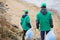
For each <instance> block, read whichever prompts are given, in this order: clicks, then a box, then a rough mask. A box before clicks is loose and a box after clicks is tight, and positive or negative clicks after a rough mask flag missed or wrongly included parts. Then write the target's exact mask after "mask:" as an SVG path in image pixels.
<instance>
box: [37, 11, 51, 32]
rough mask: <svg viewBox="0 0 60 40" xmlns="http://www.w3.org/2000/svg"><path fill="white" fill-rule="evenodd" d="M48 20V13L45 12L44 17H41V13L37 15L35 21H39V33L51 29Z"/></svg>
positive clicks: (49, 14)
mask: <svg viewBox="0 0 60 40" xmlns="http://www.w3.org/2000/svg"><path fill="white" fill-rule="evenodd" d="M50 19H52V16H51V12H50V11H47V13H46V14H45V15H43V14H42V13H41V12H38V13H37V15H36V20H38V21H39V25H40V28H39V29H40V31H49V30H50V29H51V27H50V22H49V21H50Z"/></svg>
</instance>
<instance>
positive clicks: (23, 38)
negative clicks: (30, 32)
mask: <svg viewBox="0 0 60 40" xmlns="http://www.w3.org/2000/svg"><path fill="white" fill-rule="evenodd" d="M26 32H27V30H23V37H22V40H25V35H26Z"/></svg>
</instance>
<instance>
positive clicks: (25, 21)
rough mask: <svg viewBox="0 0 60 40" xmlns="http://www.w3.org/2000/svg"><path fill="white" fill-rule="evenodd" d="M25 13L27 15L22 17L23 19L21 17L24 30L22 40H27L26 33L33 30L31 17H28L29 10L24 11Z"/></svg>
mask: <svg viewBox="0 0 60 40" xmlns="http://www.w3.org/2000/svg"><path fill="white" fill-rule="evenodd" d="M24 12H25V14H24V15H22V17H21V26H22V29H23V37H22V40H25V35H26V32H27V30H29V29H30V28H31V25H30V17H29V15H28V10H24Z"/></svg>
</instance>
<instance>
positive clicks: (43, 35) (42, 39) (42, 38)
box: [41, 31, 49, 40]
mask: <svg viewBox="0 0 60 40" xmlns="http://www.w3.org/2000/svg"><path fill="white" fill-rule="evenodd" d="M45 32H46V34H47V33H48V32H49V31H41V40H44V37H45Z"/></svg>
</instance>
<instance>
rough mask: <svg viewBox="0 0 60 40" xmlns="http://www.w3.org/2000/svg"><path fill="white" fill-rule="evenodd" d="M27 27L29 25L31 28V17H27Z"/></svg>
mask: <svg viewBox="0 0 60 40" xmlns="http://www.w3.org/2000/svg"><path fill="white" fill-rule="evenodd" d="M27 25H28V27H29V28H31V24H30V17H29V16H28V17H27Z"/></svg>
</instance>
